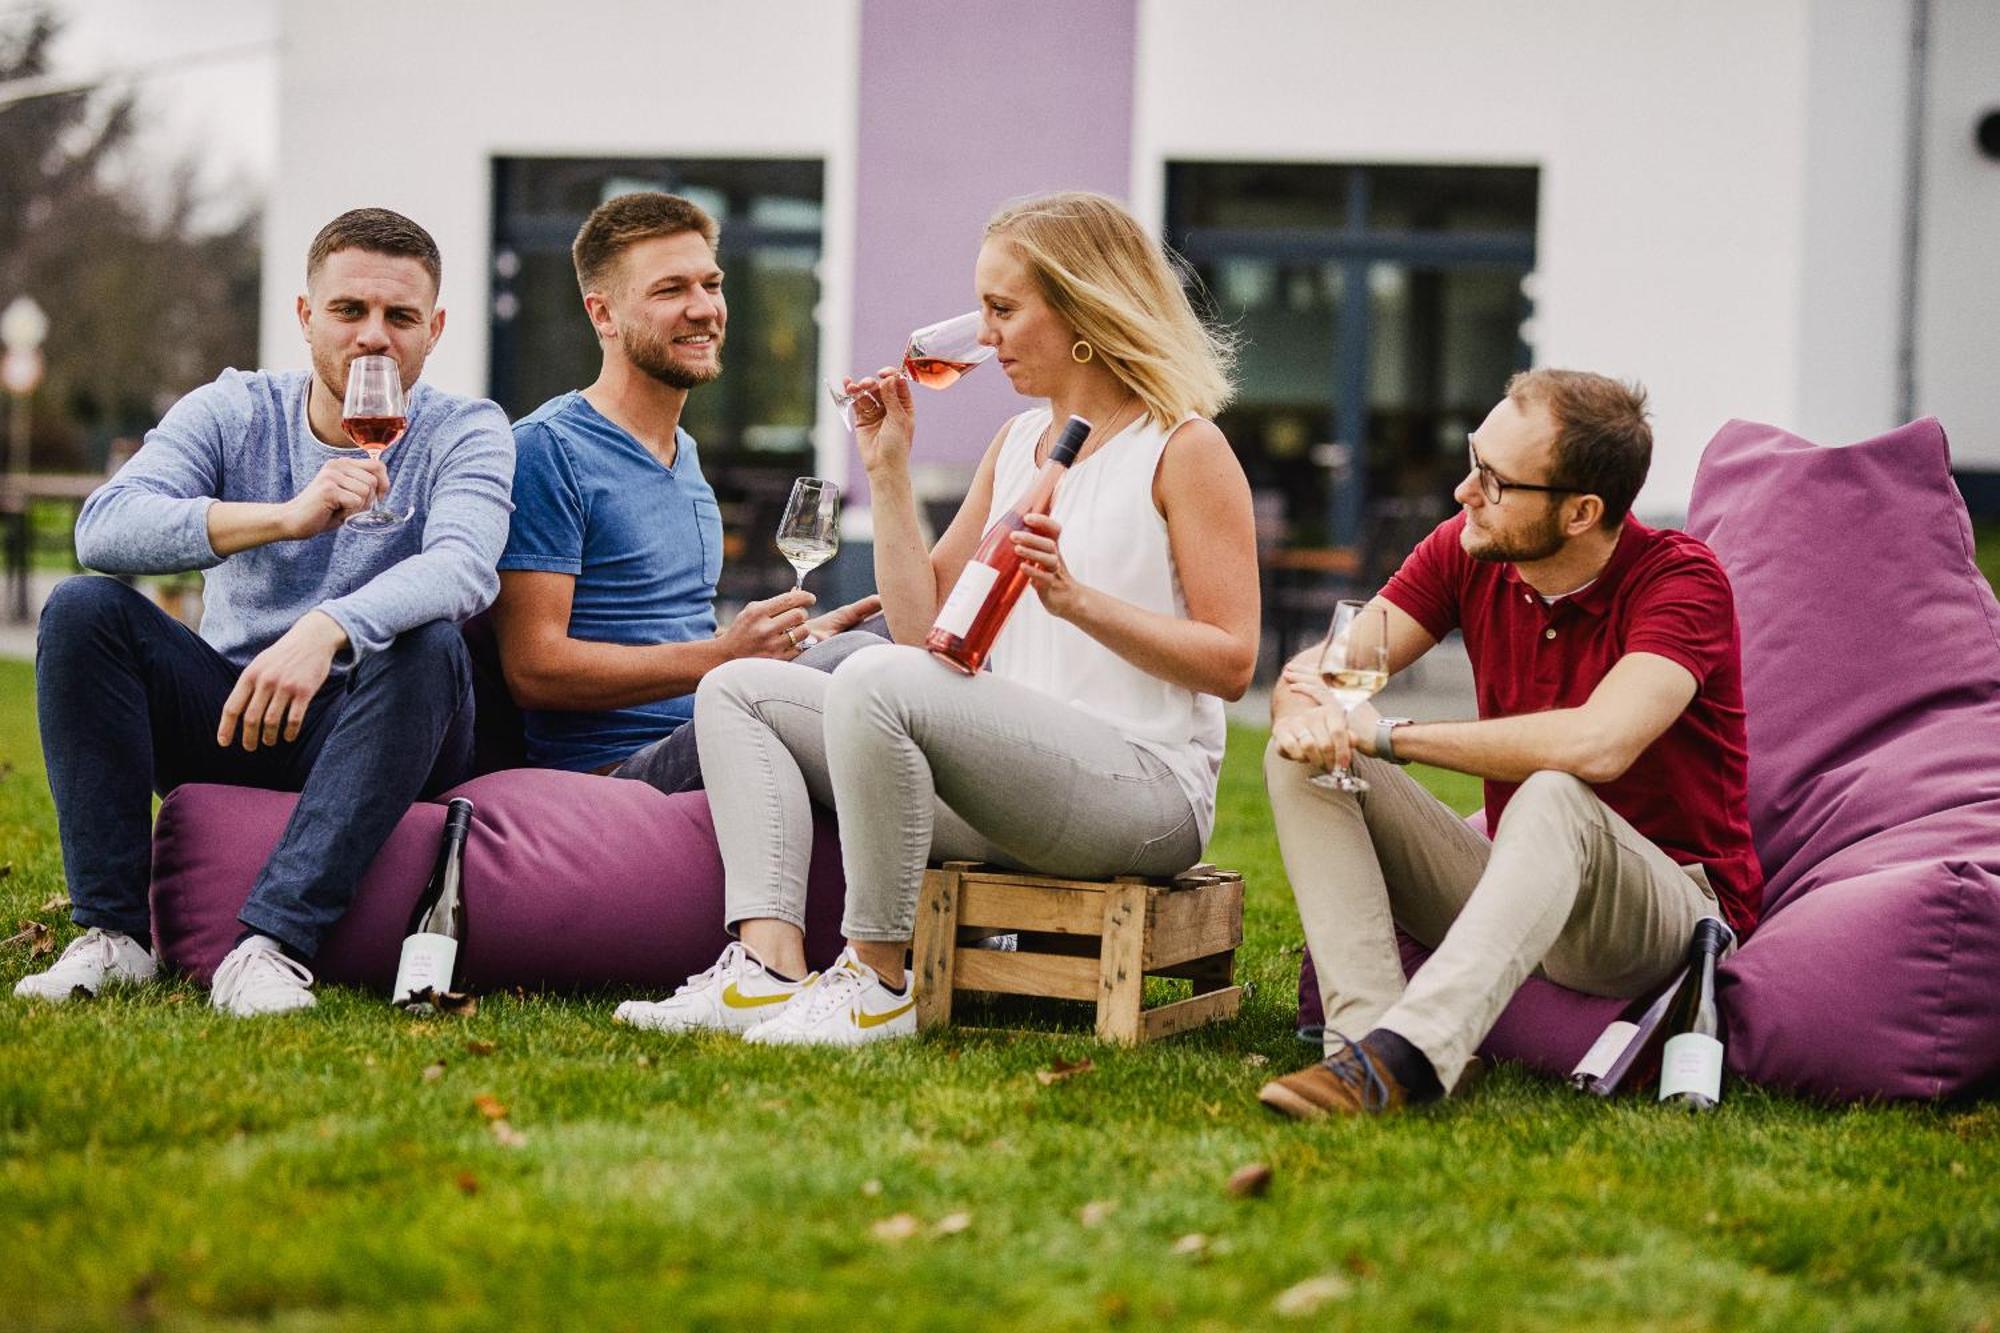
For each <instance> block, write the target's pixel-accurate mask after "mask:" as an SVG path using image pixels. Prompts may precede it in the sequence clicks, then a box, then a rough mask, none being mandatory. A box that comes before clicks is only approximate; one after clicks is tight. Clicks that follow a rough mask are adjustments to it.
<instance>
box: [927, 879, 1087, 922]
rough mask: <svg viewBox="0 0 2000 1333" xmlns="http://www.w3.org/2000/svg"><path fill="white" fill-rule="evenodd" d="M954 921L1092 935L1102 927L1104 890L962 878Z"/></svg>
mask: <svg viewBox="0 0 2000 1333" xmlns="http://www.w3.org/2000/svg"><path fill="white" fill-rule="evenodd" d="M958 924H959V925H961V926H987V927H992V926H1001V927H1004V928H1006V929H1008V930H1040V931H1046V932H1048V933H1049V934H1052V935H1095V934H1097V933H1098V932H1100V931H1101V930H1103V929H1104V893H1103V891H1102V890H1099V891H1096V892H1093V893H1082V892H1079V891H1077V890H1076V889H1048V888H1040V887H1035V888H1029V887H1027V886H1026V885H1021V884H997V883H994V882H993V881H991V880H982V879H964V880H961V881H960V887H959V895H958Z"/></svg>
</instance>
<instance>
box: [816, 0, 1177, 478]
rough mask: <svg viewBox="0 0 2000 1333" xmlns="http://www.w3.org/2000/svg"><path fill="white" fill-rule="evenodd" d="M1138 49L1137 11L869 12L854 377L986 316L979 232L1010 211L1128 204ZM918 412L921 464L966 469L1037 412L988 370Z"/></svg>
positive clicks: (1057, 4)
mask: <svg viewBox="0 0 2000 1333" xmlns="http://www.w3.org/2000/svg"><path fill="white" fill-rule="evenodd" d="M1137 38H1138V3H1137V0H1083V2H1079V0H1007V3H1004V4H1003V3H991V2H989V3H958V4H947V3H941V2H940V0H862V5H861V60H860V95H859V106H858V108H857V114H858V115H859V117H860V124H859V134H858V136H857V154H856V156H857V164H856V165H857V179H856V183H855V194H856V201H855V207H856V218H855V222H856V240H855V252H854V341H853V353H852V355H853V356H854V358H855V368H856V369H857V370H859V369H864V368H866V369H873V368H875V367H877V366H881V365H886V364H888V363H890V362H892V361H895V360H897V359H898V358H899V357H900V356H901V354H902V349H903V340H904V338H905V337H906V335H907V334H908V333H909V331H910V330H911V329H913V328H916V327H918V326H920V325H923V324H929V323H933V322H934V321H936V320H940V319H945V318H948V317H949V316H952V315H956V314H959V313H960V312H962V311H966V310H970V309H972V308H973V307H974V305H975V304H977V302H976V300H975V293H974V291H973V285H972V265H973V261H974V260H975V259H976V258H977V257H978V254H979V241H980V231H981V229H982V228H983V227H984V226H985V224H986V219H987V218H988V217H989V216H991V215H992V213H993V212H994V210H995V209H996V208H998V207H999V205H1000V204H1001V203H1003V202H1005V201H1006V200H1009V199H1013V198H1017V197H1019V196H1021V195H1026V194H1036V193H1040V192H1042V191H1046V190H1061V189H1087V190H1100V191H1102V192H1104V193H1105V194H1109V195H1113V196H1115V197H1117V198H1120V199H1125V198H1127V196H1128V195H1129V193H1130V191H1131V182H1132V115H1133V98H1134V87H1133V81H1134V64H1135V61H1136V58H1137V49H1136V46H1137ZM917 398H918V401H917V416H918V428H917V445H916V454H915V456H914V457H913V459H912V461H913V463H916V464H923V463H940V462H943V463H958V464H963V465H965V466H966V467H968V468H969V467H970V466H971V465H972V464H974V463H976V462H977V461H978V459H979V455H980V453H981V451H982V450H984V449H985V447H986V445H987V443H988V442H989V441H991V440H992V438H993V436H994V433H995V432H996V431H998V430H999V428H1000V425H1001V423H1002V422H1003V421H1004V420H1006V418H1007V417H1008V416H1010V415H1012V414H1013V413H1015V412H1018V411H1021V410H1022V409H1023V408H1025V407H1027V406H1030V405H1031V404H1029V403H1028V402H1027V401H1026V400H1024V399H1021V398H1019V397H1017V396H1016V395H1015V394H1014V393H1013V391H1012V390H1011V389H1010V388H1009V387H1008V384H1007V381H1006V378H1005V377H1004V376H1002V375H1001V374H1000V372H999V371H997V370H995V369H994V368H993V367H992V366H990V365H988V366H982V367H981V368H980V369H978V370H976V371H974V372H973V373H972V374H971V375H969V376H967V377H966V378H965V379H964V380H963V381H961V382H960V383H959V384H958V385H956V386H954V387H953V388H951V389H950V390H949V391H947V392H944V393H932V392H930V391H928V390H924V389H919V390H917ZM852 447H853V446H852V444H850V445H849V448H850V450H851V449H852ZM851 462H852V467H851V470H850V472H849V477H850V480H851V481H852V482H853V483H854V490H855V493H856V495H857V498H859V497H860V496H861V495H862V494H865V490H866V478H865V475H864V474H863V472H862V470H861V463H860V459H859V457H858V456H856V457H853V458H852V460H851Z"/></svg>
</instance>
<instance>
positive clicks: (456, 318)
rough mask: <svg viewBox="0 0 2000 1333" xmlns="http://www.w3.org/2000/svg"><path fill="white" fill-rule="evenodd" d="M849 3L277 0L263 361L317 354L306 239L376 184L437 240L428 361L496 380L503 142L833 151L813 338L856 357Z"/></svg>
mask: <svg viewBox="0 0 2000 1333" xmlns="http://www.w3.org/2000/svg"><path fill="white" fill-rule="evenodd" d="M857 4H858V0H759V3H758V4H757V5H756V6H754V7H749V6H744V7H739V6H734V5H727V4H694V3H662V2H661V0H590V3H587V4H563V5H558V4H548V3H539V2H537V0H426V3H423V4H414V5H413V4H392V3H387V0H347V3H343V4H339V5H326V4H320V3H305V2H304V0H284V5H283V10H282V17H281V20H280V41H281V43H282V45H283V48H284V55H283V58H282V59H281V61H280V70H281V72H280V76H279V89H278V106H279V112H278V114H279V125H278V147H279V160H280V166H279V172H278V178H277V181H276V184H275V188H274V189H273V190H272V194H271V205H270V213H269V216H268V218H267V219H266V223H265V235H264V241H265V244H264V256H265V257H264V282H263V301H264V304H263V311H262V314H263V334H262V353H263V361H264V364H265V365H266V366H270V367H288V366H303V365H304V364H305V363H306V357H305V348H304V344H303V341H302V340H301V338H300V335H299V331H298V323H297V320H296V318H295V317H294V315H293V298H294V297H295V296H296V295H297V294H298V293H299V292H300V291H301V290H303V287H304V269H305V251H306V247H307V246H308V245H309V244H310V243H311V240H312V237H313V234H314V233H315V232H316V231H317V230H318V229H319V228H320V227H321V226H322V225H323V224H324V223H325V222H326V221H327V220H328V219H330V218H332V217H334V216H335V215H337V214H339V213H341V212H342V211H344V210H346V209H348V208H353V207H357V206H360V205H364V204H375V205H381V206H384V207H388V208H394V209H396V210H398V211H399V212H403V213H407V214H408V215H409V216H410V217H412V218H414V219H416V220H417V221H418V222H419V223H421V224H422V225H423V226H424V227H425V228H427V229H428V230H429V231H430V232H431V234H432V235H433V236H435V237H436V238H437V242H438V247H439V249H440V250H442V251H443V253H444V270H445V279H444V292H443V298H444V304H445V306H446V308H447V310H448V311H449V312H450V313H449V317H448V319H447V322H446V329H445V335H444V337H443V339H442V340H441V341H440V343H439V345H438V350H437V352H436V353H435V354H434V355H433V356H432V358H431V361H430V365H429V367H428V368H427V369H426V371H425V374H424V378H425V379H426V380H428V381H429V382H431V383H433V384H436V385H438V386H439V387H442V388H446V389H451V390H455V391H457V392H461V393H479V394H483V393H485V392H486V390H487V384H486V379H487V341H488V340H487V329H488V316H487V304H488V299H489V282H488V278H489V273H490V267H489V264H490V250H491V245H492V228H493V220H492V218H493V213H492V210H493V202H492V166H491V163H492V159H493V158H494V157H496V156H516V155H519V156H536V155H558V156H577V157H604V156H621V155H627V154H629V155H631V156H635V157H675V156H688V157H714V156H749V157H811V158H820V159H823V160H825V162H826V164H827V173H826V189H827V198H826V205H827V209H826V216H827V228H826V236H825V254H826V255H827V256H829V258H830V259H832V260H833V262H831V263H828V264H827V265H825V277H826V284H825V287H824V288H823V291H824V293H825V296H824V301H825V307H824V311H823V318H822V321H821V329H822V330H823V331H824V334H825V336H823V337H822V339H821V358H822V361H823V363H824V364H825V365H826V366H827V367H828V368H829V373H830V372H831V368H832V367H833V366H839V365H844V364H845V360H846V358H845V351H846V349H845V347H844V345H840V344H844V332H843V331H844V330H845V329H847V328H848V326H849V324H850V321H849V319H848V318H847V302H848V301H849V300H850V294H849V292H848V290H847V287H846V275H847V271H848V269H849V267H850V266H849V265H848V264H847V263H846V262H845V256H847V255H850V254H851V253H852V249H853V237H852V230H851V221H850V220H851V218H852V216H853V212H854V208H853V190H854V172H853V166H852V161H851V159H852V156H853V138H854V114H853V107H854V101H855V97H854V69H855V64H856V60H855V50H854V48H855V41H856V37H855V33H856V21H857V20H856V16H857V14H858V8H857ZM385 34H393V35H394V41H393V43H387V42H385V41H384V35H385ZM576 317H577V318H578V319H579V320H580V319H582V318H583V313H582V307H581V305H579V306H578V309H577V312H576Z"/></svg>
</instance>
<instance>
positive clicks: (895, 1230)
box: [869, 1213, 924, 1241]
mask: <svg viewBox="0 0 2000 1333" xmlns="http://www.w3.org/2000/svg"><path fill="white" fill-rule="evenodd" d="M923 1225H924V1224H923V1223H922V1222H919V1221H918V1220H917V1215H916V1214H915V1213H896V1214H894V1215H892V1216H889V1217H885V1218H882V1219H881V1220H880V1221H878V1222H876V1223H875V1225H874V1226H872V1227H870V1228H869V1230H870V1231H873V1232H874V1233H875V1239H877V1240H888V1241H902V1240H908V1239H909V1238H910V1237H912V1236H914V1235H916V1234H917V1232H919V1231H921V1230H922V1229H923Z"/></svg>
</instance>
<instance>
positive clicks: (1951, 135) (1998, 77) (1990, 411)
mask: <svg viewBox="0 0 2000 1333" xmlns="http://www.w3.org/2000/svg"><path fill="white" fill-rule="evenodd" d="M1930 51H1931V56H1930V97H1929V102H1930V106H1929V114H1928V116H1927V117H1926V119H1927V121H1928V125H1927V128H1926V130H1925V136H1924V152H1925V160H1924V172H1925V190H1924V205H1923V208H1924V212H1923V228H1922V232H1921V234H1922V237H1923V245H1922V249H1921V254H1922V265H1921V268H1920V271H1919V278H1918V283H1917V401H1916V411H1917V414H1918V415H1919V416H1935V417H1937V418H1938V419H1939V420H1940V421H1942V422H1943V423H1944V428H1945V432H1946V434H1947V435H1948V436H1949V437H1950V438H1951V453H1952V459H1953V461H1954V462H1955V463H1956V464H1957V465H1958V466H1960V467H1967V468H1980V469H1986V470H2000V162H1995V161H1993V160H1992V159H1991V158H1986V157H1981V156H1980V155H1979V149H1978V146H1977V145H1976V144H1975V143H1974V142H1973V137H1972V136H1973V129H1974V127H1975V126H1976V125H1977V123H1978V119H1979V117H1980V116H1981V115H1982V114H1984V113H1985V112H1987V111H1992V110H2000V3H1996V0H1932V13H1931V45H1930Z"/></svg>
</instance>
